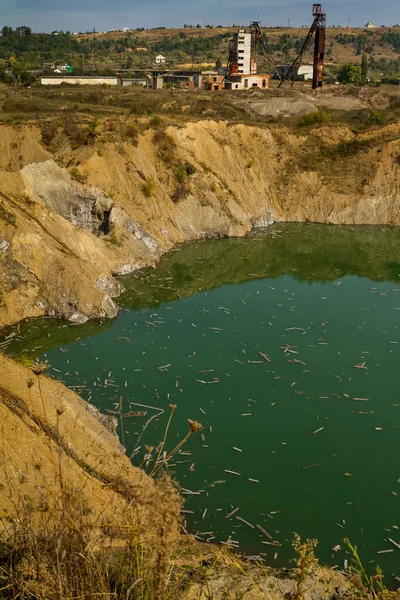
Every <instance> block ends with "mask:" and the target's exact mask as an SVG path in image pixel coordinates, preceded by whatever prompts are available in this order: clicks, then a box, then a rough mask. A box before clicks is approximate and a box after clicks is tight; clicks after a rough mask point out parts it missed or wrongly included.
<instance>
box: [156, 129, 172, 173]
mask: <svg viewBox="0 0 400 600" xmlns="http://www.w3.org/2000/svg"><path fill="white" fill-rule="evenodd" d="M153 143H154V145H155V147H156V148H157V152H158V155H159V157H160V158H161V159H162V160H163V161H164V162H165V164H166V165H169V166H172V165H173V163H174V162H175V151H176V144H175V142H174V140H173V139H172V137H171V136H170V135H168V133H165V131H156V132H155V133H154V135H153Z"/></svg>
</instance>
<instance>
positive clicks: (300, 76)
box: [274, 65, 314, 81]
mask: <svg viewBox="0 0 400 600" xmlns="http://www.w3.org/2000/svg"><path fill="white" fill-rule="evenodd" d="M289 70H290V65H277V66H276V71H275V73H274V77H276V78H277V79H283V78H285V77H286V76H287V75H288V73H289ZM313 73H314V66H313V65H300V67H299V68H298V71H297V81H311V80H312V78H313Z"/></svg>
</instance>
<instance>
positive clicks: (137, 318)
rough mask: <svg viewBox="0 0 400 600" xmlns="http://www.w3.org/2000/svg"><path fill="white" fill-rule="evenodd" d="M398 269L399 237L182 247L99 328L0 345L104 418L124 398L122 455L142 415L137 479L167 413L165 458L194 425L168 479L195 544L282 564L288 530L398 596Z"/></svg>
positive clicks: (335, 230)
mask: <svg viewBox="0 0 400 600" xmlns="http://www.w3.org/2000/svg"><path fill="white" fill-rule="evenodd" d="M399 261H400V230H398V229H389V228H381V227H359V228H351V227H339V226H335V227H333V226H322V225H300V224H285V225H274V226H272V227H270V228H268V229H267V230H265V231H263V232H258V233H255V234H253V235H251V236H249V237H247V238H244V239H224V240H212V241H202V242H196V243H192V244H188V245H185V246H182V247H180V248H178V249H177V250H176V251H174V252H172V253H171V254H169V255H167V256H165V257H164V258H163V259H162V260H161V262H160V264H159V266H158V267H157V268H156V269H154V270H144V271H139V272H137V273H135V274H134V275H132V276H129V277H126V278H124V279H123V283H124V285H125V287H126V290H127V291H126V292H125V294H124V295H123V296H122V298H120V300H119V304H120V306H121V312H120V314H119V317H118V318H117V319H116V320H114V321H112V322H111V321H108V322H103V323H88V324H86V325H83V326H71V325H68V324H66V323H65V322H54V321H51V320H49V319H42V320H32V321H29V322H27V323H23V324H20V325H18V326H16V327H13V328H11V329H10V330H8V331H7V332H6V333H5V334H4V332H3V336H2V337H0V343H2V342H4V341H5V336H10V335H11V337H9V338H8V339H9V341H10V343H9V345H8V347H7V351H8V353H10V354H11V355H27V356H29V357H35V358H40V359H41V360H48V361H49V363H50V364H51V369H50V371H49V372H50V374H51V375H52V376H53V377H55V378H58V379H61V380H62V381H64V382H65V383H66V384H67V385H68V386H76V387H75V389H76V390H77V391H78V392H79V393H81V395H82V396H83V397H84V398H86V399H88V400H90V401H91V402H92V403H94V404H95V405H96V406H98V407H99V408H100V409H101V410H102V411H115V410H118V403H119V399H120V398H122V406H123V412H124V413H129V411H135V410H143V411H145V412H146V415H145V416H141V417H132V416H126V417H125V418H124V421H123V429H124V434H123V438H124V440H123V441H124V444H125V446H126V448H127V453H128V454H129V455H131V454H132V452H133V450H134V448H135V446H136V445H137V441H138V436H139V435H140V433H141V431H142V428H143V426H144V425H145V423H146V422H147V421H148V420H149V419H150V418H151V417H153V416H154V419H153V420H152V421H151V422H150V423H149V424H148V427H147V428H146V430H145V432H144V434H143V436H142V438H141V440H140V442H139V447H140V449H139V451H138V452H137V453H136V454H135V453H134V456H133V458H132V460H133V462H134V464H137V465H139V464H140V463H141V462H142V460H143V456H144V453H145V450H144V444H148V445H156V444H157V443H158V442H159V441H160V440H161V439H162V437H163V434H164V429H165V425H166V422H167V419H168V417H169V403H173V404H176V405H177V407H178V408H177V409H176V411H175V413H174V418H173V420H172V426H171V430H170V434H169V439H168V443H167V448H168V449H171V448H172V447H173V446H174V445H175V444H176V443H177V442H178V440H179V439H181V438H182V437H183V436H184V435H185V433H186V432H187V430H188V424H187V419H188V418H190V419H193V420H196V421H200V422H201V423H202V425H203V427H204V430H203V431H202V432H201V433H196V434H194V435H193V436H192V437H191V438H190V440H189V441H188V443H187V444H186V445H185V446H184V447H183V449H182V452H181V453H180V454H179V455H177V456H176V457H175V460H174V461H173V466H172V467H171V471H172V473H173V474H174V476H175V478H176V479H177V480H178V481H179V483H180V485H181V486H182V488H183V492H184V497H185V499H186V501H185V506H184V510H185V511H187V512H185V513H184V516H185V518H186V519H187V527H188V529H189V530H190V532H191V533H193V534H195V535H197V536H198V537H199V538H200V539H203V540H211V541H213V542H220V541H222V542H225V541H227V540H228V539H229V538H230V539H232V540H234V541H235V544H237V545H238V546H239V547H240V550H241V551H242V552H243V553H245V554H247V555H261V556H262V557H264V558H265V560H266V561H267V562H268V563H270V564H276V565H279V566H282V565H286V566H287V565H289V564H290V563H289V560H290V558H291V557H292V555H293V552H292V549H291V540H292V532H294V531H295V532H298V533H299V534H300V535H301V536H302V537H310V538H311V537H315V538H317V539H318V540H319V545H318V549H317V555H318V557H319V558H320V560H321V562H323V563H325V564H329V565H338V566H339V568H343V564H344V561H345V559H348V558H349V556H348V554H347V553H346V551H345V544H344V542H343V538H345V537H347V538H349V539H350V540H351V542H352V543H353V544H356V545H357V546H358V549H359V551H360V554H361V558H362V559H363V561H364V562H365V565H366V566H369V565H370V566H369V568H371V569H373V570H374V569H375V565H376V564H379V565H380V566H381V567H382V568H383V569H384V571H385V573H386V574H387V575H388V578H389V580H388V581H389V583H392V584H394V585H395V584H396V582H395V580H394V579H393V577H392V576H393V575H395V576H398V577H400V549H399V548H398V547H397V546H396V544H399V543H400V460H399V454H397V453H398V452H399V445H400V428H399V423H400V392H399V390H400V378H399V373H400V328H399V327H400V286H399V283H400V262H399ZM13 334H15V335H13ZM259 353H261V354H259ZM263 355H264V356H263ZM269 361H270V362H269ZM78 386H82V387H78ZM141 405H144V406H145V407H144V408H143V406H141ZM146 407H152V408H146ZM162 411H164V412H162ZM120 437H122V434H121V430H120ZM192 492H193V493H192ZM235 509H238V510H236V511H235ZM233 511H235V512H233ZM230 513H233V514H232V515H231V516H228V517H227V515H229V514H230ZM257 525H258V526H260V527H261V528H262V529H263V530H265V531H266V532H267V534H268V535H266V534H265V533H263V532H262V531H261V530H260V529H259V528H257ZM265 542H267V543H265ZM271 542H272V543H275V542H277V543H279V545H271ZM337 545H339V546H341V549H339V550H337V551H333V550H332V549H333V547H335V546H337ZM382 551H384V552H382ZM387 551H390V552H387Z"/></svg>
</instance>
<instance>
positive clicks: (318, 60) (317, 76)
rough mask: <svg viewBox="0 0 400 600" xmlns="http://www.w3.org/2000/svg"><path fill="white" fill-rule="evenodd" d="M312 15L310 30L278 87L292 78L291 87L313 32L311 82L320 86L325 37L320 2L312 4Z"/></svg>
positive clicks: (324, 19) (323, 17)
mask: <svg viewBox="0 0 400 600" xmlns="http://www.w3.org/2000/svg"><path fill="white" fill-rule="evenodd" d="M313 16H314V21H313V24H312V25H311V27H310V31H309V32H308V34H307V37H306V39H305V41H304V44H303V46H302V48H301V50H300V52H299V55H298V56H297V58H296V59H295V60H294V61H293V63H292V64H291V65H290V67H289V70H288V71H287V73H286V75H284V76H283V77H282V78H281V82H280V84H279V86H278V87H281V85H283V83H284V82H285V81H286V80H287V79H291V80H292V87H293V85H294V82H295V81H296V79H297V76H298V72H299V68H300V66H301V63H302V61H303V58H304V55H305V53H306V52H307V50H308V48H309V46H310V43H311V39H312V37H313V35H314V33H315V45H314V66H313V82H312V87H313V89H316V88H317V87H322V79H323V70H324V58H325V39H326V14H325V13H324V9H323V8H322V4H314V5H313Z"/></svg>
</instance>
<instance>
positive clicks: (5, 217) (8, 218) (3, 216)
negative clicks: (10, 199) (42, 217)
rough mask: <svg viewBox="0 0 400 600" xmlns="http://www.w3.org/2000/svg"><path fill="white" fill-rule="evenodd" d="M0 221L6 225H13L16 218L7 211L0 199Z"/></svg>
mask: <svg viewBox="0 0 400 600" xmlns="http://www.w3.org/2000/svg"><path fill="white" fill-rule="evenodd" d="M0 221H3V222H4V223H5V224H6V225H13V226H15V224H16V222H17V220H16V218H15V215H14V214H13V213H11V212H9V211H8V210H7V209H6V208H5V207H4V204H3V202H1V200H0Z"/></svg>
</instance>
